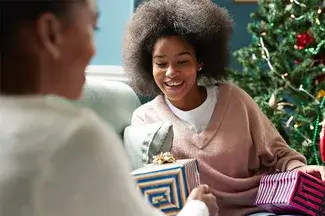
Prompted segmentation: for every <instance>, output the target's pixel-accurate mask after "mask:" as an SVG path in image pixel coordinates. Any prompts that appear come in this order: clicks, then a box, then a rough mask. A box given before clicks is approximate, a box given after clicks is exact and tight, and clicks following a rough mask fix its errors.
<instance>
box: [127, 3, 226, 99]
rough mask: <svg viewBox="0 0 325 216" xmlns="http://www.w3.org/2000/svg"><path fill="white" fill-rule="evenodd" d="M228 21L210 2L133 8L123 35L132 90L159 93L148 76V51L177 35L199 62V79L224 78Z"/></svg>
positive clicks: (220, 9)
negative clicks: (200, 67) (160, 42)
mask: <svg viewBox="0 0 325 216" xmlns="http://www.w3.org/2000/svg"><path fill="white" fill-rule="evenodd" d="M231 33H232V19H231V17H230V16H229V14H228V12H227V10H225V9H223V8H221V7H219V6H218V5H216V4H214V3H212V2H211V1H210V0H149V1H144V2H143V3H141V4H140V5H139V7H138V8H137V9H136V11H135V13H134V15H133V17H132V19H131V21H130V22H129V23H128V25H127V28H126V32H125V35H124V44H123V52H122V57H123V65H124V70H125V72H126V74H127V76H128V77H129V78H130V81H131V85H132V87H133V88H134V89H135V90H136V91H137V92H138V93H139V94H141V95H143V96H156V95H157V94H160V93H161V91H160V90H159V88H158V86H157V85H156V83H155V81H154V78H153V75H152V50H153V47H154V44H155V43H156V41H157V40H158V39H159V38H162V37H166V36H174V35H177V36H179V37H181V38H182V39H183V40H185V41H186V42H187V43H189V44H190V45H191V46H192V47H193V48H194V50H195V53H196V58H197V60H198V62H200V63H203V70H202V71H201V72H200V73H199V76H200V78H208V79H209V80H211V79H213V80H222V79H225V78H226V77H227V69H226V68H227V66H228V63H229V49H228V41H229V37H230V35H231Z"/></svg>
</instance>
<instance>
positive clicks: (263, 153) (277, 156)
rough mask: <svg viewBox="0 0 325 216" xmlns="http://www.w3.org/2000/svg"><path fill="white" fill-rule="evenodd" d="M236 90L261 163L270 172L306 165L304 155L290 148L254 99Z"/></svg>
mask: <svg viewBox="0 0 325 216" xmlns="http://www.w3.org/2000/svg"><path fill="white" fill-rule="evenodd" d="M237 91H238V92H237V93H238V95H239V98H241V100H242V102H243V103H244V104H245V106H246V109H247V117H248V121H249V128H250V130H251V136H252V139H253V142H254V145H255V147H256V148H257V152H258V154H259V156H260V162H261V164H262V165H263V166H264V167H268V168H270V171H271V172H276V171H281V172H283V171H289V170H293V169H296V168H299V167H302V166H304V165H306V159H305V157H304V156H303V155H302V154H300V153H298V152H297V151H296V150H294V149H292V148H290V146H289V145H288V144H287V143H286V142H285V141H284V139H283V138H282V137H281V135H280V134H279V132H278V131H277V129H276V128H275V127H274V125H273V124H272V123H271V121H270V120H269V119H268V118H267V117H266V115H265V114H264V113H263V112H262V110H261V109H260V108H259V107H258V105H257V104H256V103H255V101H254V100H253V99H252V98H251V97H250V96H249V95H248V94H247V93H246V92H244V91H243V90H240V89H237Z"/></svg>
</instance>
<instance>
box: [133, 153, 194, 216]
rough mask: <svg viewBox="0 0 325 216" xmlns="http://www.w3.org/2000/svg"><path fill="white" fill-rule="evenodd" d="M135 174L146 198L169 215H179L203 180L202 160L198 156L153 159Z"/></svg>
mask: <svg viewBox="0 0 325 216" xmlns="http://www.w3.org/2000/svg"><path fill="white" fill-rule="evenodd" d="M161 163H162V162H161ZM131 174H132V176H133V177H134V179H135V180H136V182H137V186H138V187H139V189H140V191H141V192H142V194H143V195H144V196H145V197H146V199H147V200H148V201H149V202H150V203H151V204H152V205H153V206H155V207H156V208H158V209H160V210H161V211H162V212H164V213H165V214H166V215H168V216H174V215H177V214H178V212H179V211H180V210H181V209H182V208H183V206H184V205H185V203H186V199H187V197H188V195H189V194H190V192H191V191H192V190H193V189H194V188H196V187H197V186H199V184H200V177H199V168H198V162H197V160H195V159H184V160H171V162H169V163H167V164H157V163H153V164H149V165H146V166H144V167H142V168H140V169H137V170H134V171H133V172H132V173H131Z"/></svg>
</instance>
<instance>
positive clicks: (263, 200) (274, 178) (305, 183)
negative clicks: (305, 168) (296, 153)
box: [255, 171, 325, 216]
mask: <svg viewBox="0 0 325 216" xmlns="http://www.w3.org/2000/svg"><path fill="white" fill-rule="evenodd" d="M255 205H257V206H260V207H262V208H264V209H266V210H267V211H269V212H273V213H276V214H307V215H310V216H324V215H325V183H324V182H323V181H321V180H320V179H317V178H315V177H313V176H311V175H309V174H306V173H303V172H300V171H289V172H283V173H276V174H270V175H264V176H262V179H261V182H260V186H259V190H258V193H257V197H256V201H255Z"/></svg>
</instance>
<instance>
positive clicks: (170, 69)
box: [166, 66, 179, 78]
mask: <svg viewBox="0 0 325 216" xmlns="http://www.w3.org/2000/svg"><path fill="white" fill-rule="evenodd" d="M178 75H179V72H178V71H177V70H176V68H174V67H173V66H169V67H168V68H167V71H166V77H169V78H174V77H176V76H178Z"/></svg>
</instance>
